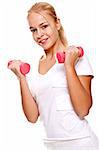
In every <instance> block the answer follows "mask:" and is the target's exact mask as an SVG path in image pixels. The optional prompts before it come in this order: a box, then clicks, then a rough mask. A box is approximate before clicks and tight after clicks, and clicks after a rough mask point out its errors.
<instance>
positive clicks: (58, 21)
mask: <svg viewBox="0 0 99 150" xmlns="http://www.w3.org/2000/svg"><path fill="white" fill-rule="evenodd" d="M56 28H57V30H60V28H61V23H60V19H59V18H57V20H56Z"/></svg>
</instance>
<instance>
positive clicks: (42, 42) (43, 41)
mask: <svg viewBox="0 0 99 150" xmlns="http://www.w3.org/2000/svg"><path fill="white" fill-rule="evenodd" d="M47 40H48V38H46V39H42V40H39V41H38V43H39V44H45V43H46V41H47Z"/></svg>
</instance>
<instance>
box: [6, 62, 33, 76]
mask: <svg viewBox="0 0 99 150" xmlns="http://www.w3.org/2000/svg"><path fill="white" fill-rule="evenodd" d="M12 62H13V60H11V61H9V62H8V66H9V65H10V64H11V63H12ZM29 71H30V65H29V64H28V63H21V65H20V72H21V73H22V74H23V75H26V74H27V73H28V72H29Z"/></svg>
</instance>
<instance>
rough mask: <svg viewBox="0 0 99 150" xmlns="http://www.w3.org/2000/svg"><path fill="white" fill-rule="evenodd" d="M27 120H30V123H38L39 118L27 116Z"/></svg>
mask: <svg viewBox="0 0 99 150" xmlns="http://www.w3.org/2000/svg"><path fill="white" fill-rule="evenodd" d="M27 120H28V122H30V123H33V124H34V123H36V122H37V120H38V118H36V119H29V118H27Z"/></svg>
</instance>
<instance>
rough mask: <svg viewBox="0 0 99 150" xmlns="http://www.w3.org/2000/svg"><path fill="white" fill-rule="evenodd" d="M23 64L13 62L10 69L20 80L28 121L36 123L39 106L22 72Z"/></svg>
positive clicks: (23, 105)
mask: <svg viewBox="0 0 99 150" xmlns="http://www.w3.org/2000/svg"><path fill="white" fill-rule="evenodd" d="M21 63H22V62H21V61H20V60H13V62H12V63H11V64H10V65H9V66H8V68H9V69H10V70H12V71H13V72H14V73H15V75H16V76H17V77H18V79H19V83H20V91H21V98H22V107H23V111H24V114H25V116H26V118H27V120H28V121H30V122H32V123H35V122H36V121H37V119H38V116H39V111H38V106H37V103H36V102H35V99H34V98H33V96H32V94H31V92H30V90H29V87H28V84H27V81H26V78H25V76H24V75H23V74H21V72H20V64H21Z"/></svg>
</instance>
